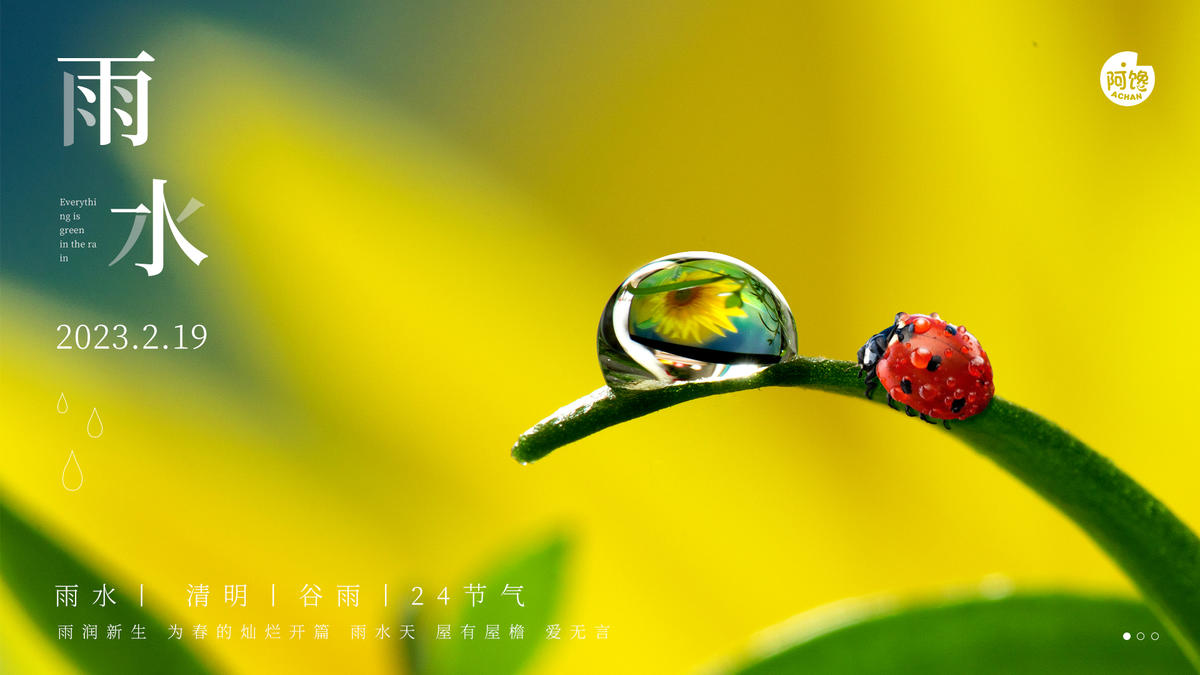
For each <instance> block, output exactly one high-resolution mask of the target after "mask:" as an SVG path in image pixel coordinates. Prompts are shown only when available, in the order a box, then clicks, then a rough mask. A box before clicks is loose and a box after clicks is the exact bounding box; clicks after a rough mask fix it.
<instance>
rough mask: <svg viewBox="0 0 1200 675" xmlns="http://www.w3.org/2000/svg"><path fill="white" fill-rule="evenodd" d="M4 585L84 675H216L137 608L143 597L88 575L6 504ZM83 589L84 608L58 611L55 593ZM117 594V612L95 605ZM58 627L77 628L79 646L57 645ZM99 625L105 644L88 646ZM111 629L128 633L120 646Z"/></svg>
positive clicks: (0, 542)
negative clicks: (104, 595) (106, 594)
mask: <svg viewBox="0 0 1200 675" xmlns="http://www.w3.org/2000/svg"><path fill="white" fill-rule="evenodd" d="M0 550H2V551H3V553H2V554H0V578H3V579H4V583H5V584H6V585H7V586H8V587H9V589H10V590H11V591H12V594H13V596H15V597H16V598H17V600H18V601H19V602H20V604H21V606H22V607H23V608H24V609H25V611H26V612H27V613H28V614H29V616H30V618H31V619H32V620H33V622H34V623H35V624H36V625H37V629H38V631H39V632H41V633H42V635H43V636H45V638H46V639H47V640H49V641H50V642H51V644H53V645H54V646H55V647H57V648H58V649H59V650H60V651H61V652H62V653H63V654H65V655H66V656H67V657H68V658H69V659H70V660H71V661H73V662H74V663H75V665H76V666H78V667H79V669H80V670H82V671H84V672H88V673H114V674H119V675H128V673H181V674H186V673H209V672H212V671H210V670H209V669H208V668H207V667H205V665H204V664H203V663H202V662H201V661H200V660H199V659H198V658H197V657H196V656H195V655H194V654H192V652H190V651H188V649H187V648H185V647H184V645H183V641H181V640H168V639H167V635H168V631H167V628H166V626H165V624H163V623H161V622H160V621H159V620H158V619H156V618H155V617H154V616H152V615H151V614H150V613H149V612H147V611H146V610H145V609H142V608H140V607H138V589H137V586H133V587H132V588H128V587H122V586H120V585H119V584H118V583H117V580H116V579H114V578H112V577H104V576H101V575H100V574H98V573H97V572H95V571H93V570H91V569H90V568H88V567H87V566H86V565H85V564H84V563H82V562H80V561H79V560H77V559H76V558H75V557H74V556H72V555H71V554H70V553H67V552H66V551H65V550H63V549H62V548H60V547H59V546H58V545H57V544H55V543H54V542H53V541H51V540H50V539H49V538H48V537H46V536H44V535H43V534H41V533H40V532H38V530H37V529H36V528H35V527H34V526H33V525H32V524H30V523H29V522H27V521H25V520H24V519H22V518H21V517H19V516H18V515H17V514H16V513H14V512H13V511H12V510H11V509H9V507H8V505H7V504H5V503H4V502H3V501H2V500H0ZM58 584H78V585H79V589H78V591H77V602H78V606H77V607H56V606H55V605H56V603H55V586H57V585H58ZM103 584H108V586H109V587H110V588H112V587H113V586H117V591H116V592H115V593H113V598H114V599H115V600H116V601H117V604H115V605H112V604H110V605H108V606H107V607H101V606H100V605H93V604H92V601H93V600H94V599H96V596H95V595H94V593H93V590H95V589H99V588H101V587H102V585H103ZM59 624H68V625H72V626H74V638H73V639H71V640H59V639H58V626H59ZM83 624H96V626H97V633H98V637H99V639H97V640H84V639H82V632H83V630H82V625H83ZM110 624H114V625H115V624H119V625H120V626H121V637H120V639H114V640H108V639H106V631H107V627H108V626H109V625H110ZM134 625H141V626H143V627H144V628H145V636H146V639H145V640H131V639H130V631H131V630H132V629H133V626H134Z"/></svg>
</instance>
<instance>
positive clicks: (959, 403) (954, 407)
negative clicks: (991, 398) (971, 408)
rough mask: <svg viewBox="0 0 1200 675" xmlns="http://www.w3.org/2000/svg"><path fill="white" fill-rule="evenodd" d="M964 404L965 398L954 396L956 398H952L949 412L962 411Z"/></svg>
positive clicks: (965, 402)
mask: <svg viewBox="0 0 1200 675" xmlns="http://www.w3.org/2000/svg"><path fill="white" fill-rule="evenodd" d="M966 404H967V399H965V398H956V399H954V403H953V404H951V406H950V412H952V413H960V412H962V409H963V406H965V405H966Z"/></svg>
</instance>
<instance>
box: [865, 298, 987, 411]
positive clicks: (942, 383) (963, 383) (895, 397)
mask: <svg viewBox="0 0 1200 675" xmlns="http://www.w3.org/2000/svg"><path fill="white" fill-rule="evenodd" d="M858 368H859V376H860V377H863V378H864V380H865V382H866V384H867V390H866V395H867V398H871V394H872V393H874V391H875V388H876V387H877V386H879V385H880V384H882V385H883V389H884V391H885V392H886V393H887V397H888V405H889V406H891V407H893V408H894V407H895V406H894V405H892V404H893V402H899V403H900V404H902V405H903V406H904V412H906V413H907V414H908V415H909V416H910V417H916V416H918V415H919V416H920V417H921V419H923V420H925V421H926V422H929V423H930V424H937V420H941V421H942V424H943V425H944V426H945V427H946V428H947V429H949V428H950V422H949V420H965V419H967V418H968V417H971V416H972V415H977V414H979V413H980V412H983V410H984V408H986V407H987V406H988V403H990V402H991V400H992V395H993V394H994V393H995V390H996V387H995V384H994V383H993V382H992V364H991V362H989V361H988V356H987V352H985V351H983V347H981V346H980V344H979V340H976V339H975V336H973V335H971V334H970V333H968V332H967V329H966V328H965V327H963V326H954V325H952V324H950V323H947V322H946V321H944V320H943V319H942V318H941V317H940V316H938V315H937V314H936V313H933V314H907V313H905V312H900V313H899V314H897V315H896V320H895V322H893V323H892V325H890V326H888V327H887V328H885V329H883V330H881V331H879V332H878V333H876V334H875V335H873V336H871V339H869V340H867V343H866V344H864V345H863V346H862V348H861V349H859V350H858Z"/></svg>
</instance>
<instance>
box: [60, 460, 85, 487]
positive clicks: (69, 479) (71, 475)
mask: <svg viewBox="0 0 1200 675" xmlns="http://www.w3.org/2000/svg"><path fill="white" fill-rule="evenodd" d="M62 486H63V488H64V489H66V490H67V491H68V492H74V491H76V490H78V489H79V488H81V487H83V469H81V468H79V460H77V459H75V451H74V450H72V451H71V454H69V455H67V463H66V464H64V465H63V470H62Z"/></svg>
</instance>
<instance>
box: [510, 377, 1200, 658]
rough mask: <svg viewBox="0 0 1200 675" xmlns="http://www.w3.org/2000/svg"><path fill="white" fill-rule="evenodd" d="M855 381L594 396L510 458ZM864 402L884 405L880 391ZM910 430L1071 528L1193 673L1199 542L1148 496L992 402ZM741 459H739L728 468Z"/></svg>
mask: <svg viewBox="0 0 1200 675" xmlns="http://www.w3.org/2000/svg"><path fill="white" fill-rule="evenodd" d="M858 373H859V370H858V366H857V365H856V364H854V363H850V362H847V361H834V360H831V359H820V358H808V357H800V358H797V359H795V360H792V361H788V362H786V363H780V364H777V365H773V366H770V367H768V368H766V369H764V370H762V371H761V372H759V373H758V374H756V375H753V376H750V377H745V378H739V379H729V380H716V381H713V380H707V381H704V380H702V381H697V382H684V383H681V384H676V385H671V386H665V387H658V388H652V389H639V390H627V391H621V392H614V391H612V390H610V389H609V388H608V387H601V388H600V389H598V390H596V391H594V392H592V393H591V394H589V395H588V396H585V397H583V398H581V399H579V400H578V401H576V402H575V403H573V404H570V405H567V406H565V407H563V408H561V409H559V410H558V411H557V412H555V413H554V414H553V415H551V416H550V417H547V418H546V419H544V420H542V421H541V422H539V423H538V424H537V425H535V426H534V427H533V428H531V429H529V430H528V431H526V432H525V433H524V434H522V435H521V437H520V438H518V439H517V442H516V443H515V444H514V445H513V448H512V455H513V458H515V459H516V460H517V461H519V462H522V463H529V462H532V461H534V460H537V459H539V458H541V457H544V456H546V455H548V454H550V453H551V452H553V451H554V450H555V449H556V448H559V447H562V446H564V445H566V444H568V443H572V442H574V441H577V440H579V439H581V438H583V437H585V436H588V435H590V434H593V433H595V432H597V431H600V430H602V429H605V428H607V427H610V426H613V425H616V424H620V423H622V422H627V421H629V420H632V419H635V418H637V417H641V416H642V415H647V414H650V413H652V412H656V411H659V410H662V409H664V408H668V407H670V406H673V405H676V404H678V403H683V402H685V401H691V400H693V399H697V398H702V397H705V396H712V395H714V394H726V393H732V392H737V391H745V390H747V389H757V388H759V387H770V386H787V387H807V388H809V389H817V390H821V391H828V392H832V393H836V394H843V395H846V396H853V397H856V398H860V399H861V398H862V396H863V390H864V386H863V383H862V381H861V380H860V379H859V377H858ZM872 400H874V402H875V403H878V404H884V401H885V394H884V393H883V390H882V387H881V388H878V389H876V390H875V395H874V398H873V399H872ZM892 414H897V413H892ZM913 425H914V431H916V430H917V429H918V428H919V429H921V430H922V431H926V432H932V433H948V434H950V435H952V436H954V437H956V438H958V439H960V440H962V441H963V442H964V443H966V444H967V445H969V446H971V447H972V448H974V449H975V450H976V451H978V452H979V453H980V454H982V455H985V456H987V457H988V458H990V459H991V460H992V461H994V462H995V463H996V464H999V465H1000V466H1001V467H1003V468H1004V469H1006V470H1007V471H1009V472H1010V473H1012V474H1013V475H1014V476H1016V477H1017V478H1019V479H1021V480H1022V481H1024V482H1025V484H1026V485H1028V486H1029V487H1030V488H1032V489H1033V490H1035V491H1036V492H1037V493H1038V494H1040V495H1041V496H1042V497H1043V498H1045V499H1046V500H1047V501H1049V502H1050V503H1051V504H1054V505H1055V506H1056V507H1058V508H1059V510H1061V511H1062V512H1063V513H1065V514H1066V515H1067V516H1069V517H1070V518H1071V519H1072V520H1074V521H1075V523H1076V524H1078V525H1079V526H1080V527H1081V528H1082V529H1083V530H1084V531H1085V532H1087V533H1088V535H1090V536H1091V537H1092V539H1093V540H1095V541H1096V543H1097V544H1099V545H1100V547H1101V548H1102V549H1104V551H1105V552H1106V553H1108V555H1109V556H1110V557H1111V558H1112V559H1113V560H1114V561H1116V563H1117V564H1118V565H1120V566H1121V568H1122V569H1123V570H1124V571H1125V573H1126V574H1127V575H1129V578H1130V579H1131V580H1133V583H1134V584H1135V585H1137V587H1138V589H1139V590H1140V591H1141V592H1142V595H1143V596H1144V597H1145V599H1146V602H1147V603H1148V604H1149V605H1150V607H1152V608H1153V609H1154V610H1155V611H1157V612H1158V613H1159V616H1160V617H1161V618H1162V619H1163V621H1164V623H1166V624H1167V625H1168V626H1169V627H1170V629H1171V630H1173V631H1174V632H1175V637H1176V639H1177V640H1178V641H1179V644H1180V646H1181V648H1182V649H1183V650H1184V652H1185V653H1186V654H1187V655H1188V657H1189V658H1190V659H1191V660H1192V662H1193V663H1195V664H1197V666H1198V667H1200V653H1198V651H1197V646H1198V645H1200V539H1197V537H1196V534H1195V533H1194V532H1192V531H1191V530H1190V529H1188V527H1187V525H1184V524H1183V522H1182V521H1180V520H1179V518H1177V517H1176V516H1175V514H1173V513H1171V511H1170V509H1168V508H1167V507H1166V506H1164V505H1163V503H1162V502H1160V501H1158V500H1157V499H1155V497H1154V495H1152V494H1150V493H1149V492H1148V491H1146V489H1145V488H1143V487H1142V486H1141V485H1139V484H1138V483H1137V482H1136V481H1134V480H1133V479H1132V478H1130V477H1129V476H1128V475H1126V474H1125V473H1124V472H1123V471H1121V470H1120V469H1118V468H1117V467H1116V466H1115V465H1114V464H1113V463H1112V462H1111V461H1109V460H1108V459H1107V458H1106V457H1104V456H1103V455H1100V454H1099V453H1097V452H1096V451H1094V450H1092V449H1091V448H1089V447H1088V446H1086V445H1084V444H1083V443H1081V442H1080V441H1079V440H1078V439H1076V438H1075V437H1074V436H1072V435H1071V434H1069V433H1067V432H1066V431H1064V430H1062V429H1061V428H1059V427H1058V426H1057V425H1055V424H1054V423H1053V422H1051V421H1049V420H1047V419H1044V418H1042V417H1040V416H1038V415H1036V414H1034V413H1032V412H1030V411H1028V410H1026V409H1024V408H1022V407H1020V406H1018V405H1015V404H1013V403H1009V402H1008V401H1005V400H1003V399H1000V398H995V399H993V400H992V402H991V404H990V405H989V406H988V408H987V409H986V410H984V411H983V412H982V413H980V414H978V415H975V416H974V417H971V418H970V419H967V420H963V421H958V422H954V424H953V429H951V430H943V429H942V428H941V427H940V426H937V427H931V426H927V425H925V424H924V423H922V422H918V421H916V420H914V421H913ZM744 457H745V453H744V452H741V451H739V452H738V454H737V455H736V456H734V457H732V459H733V460H734V461H740V460H742V459H744ZM630 459H631V460H633V459H635V458H633V457H631V458H630Z"/></svg>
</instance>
